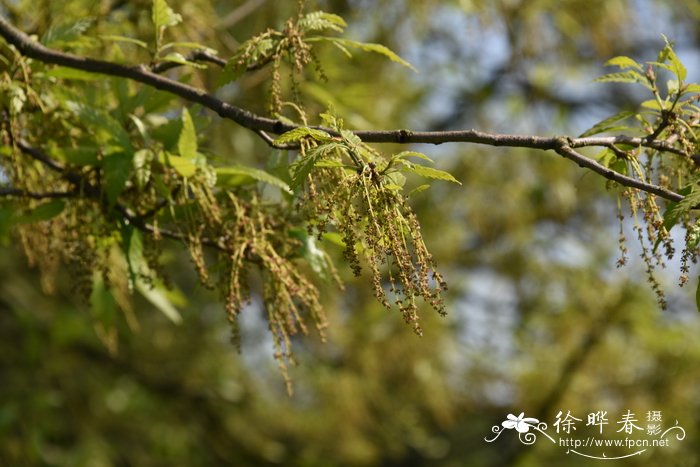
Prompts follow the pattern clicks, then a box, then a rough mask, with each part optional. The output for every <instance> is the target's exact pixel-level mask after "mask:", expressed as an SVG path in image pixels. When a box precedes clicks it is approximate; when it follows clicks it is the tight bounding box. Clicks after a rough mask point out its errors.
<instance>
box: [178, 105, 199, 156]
mask: <svg viewBox="0 0 700 467" xmlns="http://www.w3.org/2000/svg"><path fill="white" fill-rule="evenodd" d="M177 150H178V152H179V153H180V155H181V156H182V157H184V158H185V159H189V160H194V159H196V158H197V131H196V130H195V127H194V122H193V121H192V116H190V113H189V111H188V110H187V109H186V108H183V109H182V129H181V130H180V137H179V139H178V140H177Z"/></svg>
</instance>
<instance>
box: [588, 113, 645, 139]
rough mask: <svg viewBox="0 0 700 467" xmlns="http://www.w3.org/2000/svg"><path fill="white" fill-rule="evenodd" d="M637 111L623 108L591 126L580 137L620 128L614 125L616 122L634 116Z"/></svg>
mask: <svg viewBox="0 0 700 467" xmlns="http://www.w3.org/2000/svg"><path fill="white" fill-rule="evenodd" d="M634 114H635V112H632V111H630V110H623V111H622V112H618V113H616V114H615V115H613V116H612V117H608V118H606V119H605V120H602V121H600V122H598V123H596V124H595V125H593V126H592V127H590V128H589V129H588V130H586V131H584V132H583V133H581V134H580V135H579V138H585V137H587V136H591V135H596V134H599V133H603V132H606V131H609V130H611V129H612V128H619V126H615V125H613V124H614V123H617V122H619V121H621V120H625V119H628V118H630V117H632V116H634Z"/></svg>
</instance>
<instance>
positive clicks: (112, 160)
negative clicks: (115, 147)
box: [103, 152, 134, 206]
mask: <svg viewBox="0 0 700 467" xmlns="http://www.w3.org/2000/svg"><path fill="white" fill-rule="evenodd" d="M133 156H134V154H133V153H125V152H118V153H115V154H109V155H107V156H105V158H104V161H103V169H104V176H105V193H106V195H107V201H109V204H110V206H113V205H114V203H115V202H116V201H117V198H118V197H119V195H120V194H121V193H122V191H124V188H125V186H126V181H127V180H128V179H129V176H130V175H131V170H132V169H133Z"/></svg>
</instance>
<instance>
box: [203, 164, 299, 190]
mask: <svg viewBox="0 0 700 467" xmlns="http://www.w3.org/2000/svg"><path fill="white" fill-rule="evenodd" d="M241 175H242V176H245V177H250V178H252V179H254V180H257V181H260V182H263V183H267V184H268V185H272V186H276V187H278V188H281V189H282V191H284V192H286V193H290V194H291V193H292V190H291V188H289V185H288V184H287V183H285V182H284V181H283V180H281V179H279V178H277V177H275V176H274V175H272V174H270V173H268V172H265V171H264V170H260V169H256V168H255V167H248V166H245V165H237V166H230V167H219V168H217V169H216V178H217V184H218V185H219V186H227V177H230V176H241Z"/></svg>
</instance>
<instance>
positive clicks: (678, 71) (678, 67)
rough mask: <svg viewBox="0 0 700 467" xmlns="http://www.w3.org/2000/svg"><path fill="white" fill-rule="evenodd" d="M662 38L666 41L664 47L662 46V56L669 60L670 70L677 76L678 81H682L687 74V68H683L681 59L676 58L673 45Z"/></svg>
mask: <svg viewBox="0 0 700 467" xmlns="http://www.w3.org/2000/svg"><path fill="white" fill-rule="evenodd" d="M664 40H665V41H666V47H664V50H663V52H664V55H665V57H664V58H665V59H666V60H668V61H669V62H671V68H672V71H673V73H674V74H675V75H676V76H677V77H678V79H679V80H680V81H684V80H685V78H686V76H688V70H687V69H686V68H685V65H683V62H681V60H680V59H679V58H678V55H676V52H675V51H674V50H673V47H671V44H670V43H669V42H668V39H666V37H664ZM659 61H664V60H659Z"/></svg>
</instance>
